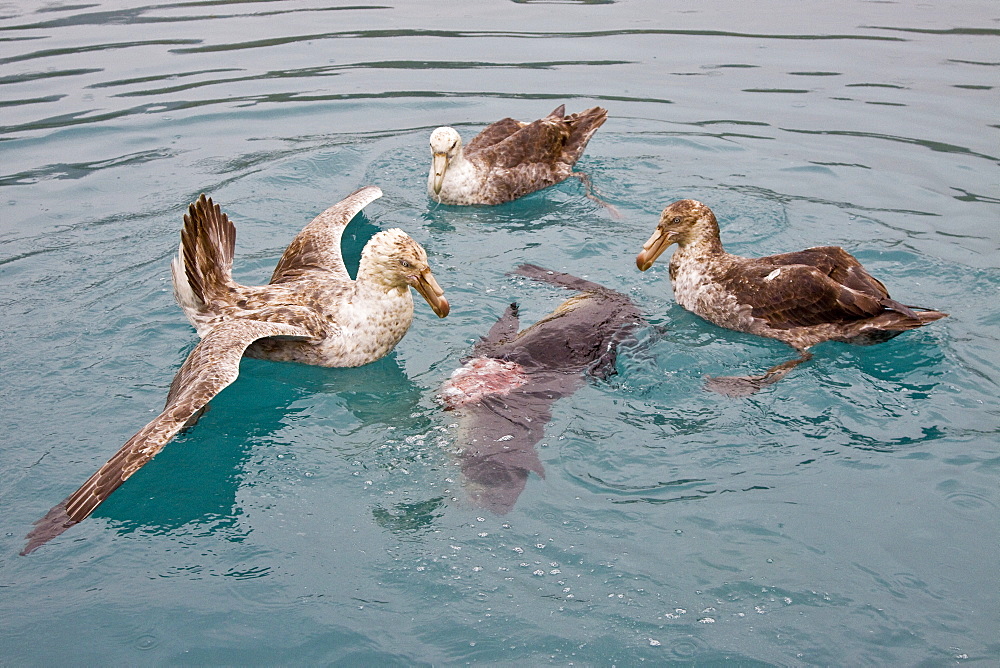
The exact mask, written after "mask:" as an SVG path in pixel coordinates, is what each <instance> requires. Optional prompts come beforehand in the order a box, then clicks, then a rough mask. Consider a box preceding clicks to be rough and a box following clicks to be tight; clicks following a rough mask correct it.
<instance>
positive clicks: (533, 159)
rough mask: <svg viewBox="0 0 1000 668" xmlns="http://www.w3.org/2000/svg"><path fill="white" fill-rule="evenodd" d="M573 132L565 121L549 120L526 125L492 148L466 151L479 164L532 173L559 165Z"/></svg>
mask: <svg viewBox="0 0 1000 668" xmlns="http://www.w3.org/2000/svg"><path fill="white" fill-rule="evenodd" d="M570 133H571V130H570V127H569V126H568V125H566V123H565V122H563V121H562V119H554V118H550V117H546V118H541V119H539V120H537V121H532V122H531V123H526V124H524V125H523V126H522V127H521V128H519V129H518V130H517V131H516V132H514V133H512V134H511V135H509V136H508V137H506V138H505V139H503V140H501V141H498V142H496V143H494V144H491V145H490V146H484V147H482V148H481V149H479V150H477V151H475V152H474V154H473V152H471V151H469V150H467V151H466V156H468V157H469V159H470V160H472V159H475V160H479V161H480V162H482V163H483V164H486V165H489V166H491V167H493V168H494V169H508V170H516V169H531V168H532V166H534V165H539V164H541V165H554V164H556V163H558V162H560V157H561V156H562V151H563V147H564V146H565V145H566V140H567V139H569V136H570Z"/></svg>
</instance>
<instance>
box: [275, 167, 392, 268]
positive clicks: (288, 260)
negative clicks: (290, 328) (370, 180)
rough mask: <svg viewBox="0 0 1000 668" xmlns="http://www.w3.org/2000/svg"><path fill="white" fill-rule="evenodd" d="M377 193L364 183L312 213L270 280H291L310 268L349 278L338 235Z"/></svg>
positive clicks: (377, 189) (372, 187)
mask: <svg viewBox="0 0 1000 668" xmlns="http://www.w3.org/2000/svg"><path fill="white" fill-rule="evenodd" d="M381 196H382V190H381V189H379V188H378V187H377V186H365V187H364V188H361V189H359V190H355V191H354V192H353V193H351V194H350V195H348V196H347V197H345V198H344V199H343V200H341V201H340V202H337V203H336V204H334V205H333V206H331V207H330V208H329V209H327V210H326V211H324V212H323V213H321V214H319V215H318V216H316V218H314V219H313V221H312V222H311V223H309V224H308V225H306V226H305V228H304V229H303V230H302V231H301V232H299V233H298V235H297V236H296V237H295V238H294V239H293V240H292V243H290V244H289V245H288V248H286V249H285V252H284V254H282V256H281V259H280V260H278V266H277V267H275V268H274V273H273V274H272V275H271V283H284V282H287V281H291V280H295V279H296V278H299V277H300V276H302V275H303V274H306V273H309V272H312V271H322V272H332V273H333V274H334V275H335V276H336V277H337V278H341V279H344V280H350V278H351V277H350V275H349V274H348V273H347V268H346V267H345V266H344V259H343V256H342V254H341V249H340V238H341V236H342V235H343V233H344V228H345V227H347V224H348V223H349V222H351V219H352V218H354V216H356V215H357V214H358V212H359V211H361V210H362V209H363V208H365V207H366V206H368V205H369V204H371V203H372V202H374V201H375V200H377V199H378V198H379V197H381Z"/></svg>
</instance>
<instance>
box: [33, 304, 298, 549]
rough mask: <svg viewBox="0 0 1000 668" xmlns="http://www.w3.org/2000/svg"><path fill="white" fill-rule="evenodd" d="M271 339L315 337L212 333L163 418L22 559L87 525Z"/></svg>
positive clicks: (255, 326)
mask: <svg viewBox="0 0 1000 668" xmlns="http://www.w3.org/2000/svg"><path fill="white" fill-rule="evenodd" d="M271 336H287V337H296V338H311V337H312V333H311V332H310V331H309V330H308V329H306V328H305V327H297V326H293V325H287V324H283V323H273V322H262V321H258V320H232V321H229V322H226V323H222V324H220V325H218V326H217V327H215V328H214V329H213V330H212V331H211V332H209V333H208V334H207V335H206V336H205V338H204V339H202V340H201V342H200V343H199V344H198V345H197V346H196V347H195V349H194V350H192V351H191V354H190V355H188V358H187V360H185V361H184V364H183V365H182V366H181V368H180V370H179V371H178V372H177V375H176V376H175V377H174V381H173V383H172V384H171V387H170V393H169V394H168V396H167V404H166V406H165V407H164V408H163V412H162V413H160V414H159V415H158V416H156V418H154V419H153V421H152V422H150V423H149V424H147V425H146V426H145V427H143V428H142V429H141V430H139V433H137V434H136V435H135V436H133V437H132V438H130V439H129V440H128V442H126V443H125V445H123V446H122V448H121V449H120V450H119V451H118V452H116V453H115V454H114V456H112V457H111V459H109V460H108V461H107V463H106V464H105V465H104V466H102V467H101V468H100V470H98V471H97V473H95V474H94V475H92V476H90V478H89V479H87V482H85V483H83V485H82V486H81V487H80V489H78V490H76V491H75V492H73V493H72V494H70V495H69V496H68V497H66V499H65V500H63V501H62V503H60V504H58V505H57V506H55V507H54V508H52V510H50V511H49V512H48V514H47V515H45V517H43V518H42V519H40V520H38V521H37V522H35V528H34V529H32V530H31V532H30V533H29V534H28V535H27V541H28V542H27V544H26V545H25V547H24V550H23V551H22V552H21V554H27V553H29V552H31V551H32V550H34V549H35V548H37V547H39V546H41V545H43V544H45V543H46V542H48V541H50V540H52V539H53V538H55V537H56V536H58V535H59V534H61V533H62V532H63V531H65V530H66V529H68V528H70V527H71V526H73V525H74V524H77V523H79V522H82V521H83V520H84V519H86V517H87V516H88V515H90V513H92V512H93V511H94V509H95V508H97V506H99V505H100V504H101V503H102V502H103V501H104V500H105V499H106V498H108V496H109V495H110V494H111V493H112V492H113V491H115V490H116V489H118V487H119V486H120V485H121V484H122V483H123V482H125V481H126V480H127V479H128V478H129V476H131V475H132V474H133V473H135V472H136V471H137V470H139V468H141V467H142V466H143V465H144V464H145V463H146V462H148V461H149V460H150V459H152V458H153V456H154V455H156V453H158V452H159V451H160V450H162V449H163V446H165V445H166V444H167V442H168V441H170V439H172V438H173V437H174V436H175V435H177V432H179V431H180V430H181V429H182V428H183V427H184V425H185V424H186V423H187V422H188V420H190V419H191V418H192V417H194V416H195V415H196V414H197V413H198V412H199V411H200V410H201V409H202V408H204V406H205V405H206V404H207V403H208V402H209V400H210V399H212V397H214V396H215V395H217V394H218V393H219V392H221V391H222V390H223V389H224V388H225V387H227V386H228V385H229V384H231V383H232V382H233V381H234V380H236V377H237V376H238V375H239V372H240V358H241V357H243V353H244V352H245V351H246V349H247V346H249V345H250V344H251V343H253V342H254V341H256V340H257V339H261V338H265V337H271Z"/></svg>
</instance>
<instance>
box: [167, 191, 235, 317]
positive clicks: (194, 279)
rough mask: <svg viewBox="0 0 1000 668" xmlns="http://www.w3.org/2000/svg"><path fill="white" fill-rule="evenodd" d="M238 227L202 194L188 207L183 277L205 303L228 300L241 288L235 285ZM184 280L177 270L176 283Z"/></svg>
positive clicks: (182, 245) (182, 232)
mask: <svg viewBox="0 0 1000 668" xmlns="http://www.w3.org/2000/svg"><path fill="white" fill-rule="evenodd" d="M235 245H236V227H235V226H234V225H233V223H232V222H231V221H230V220H229V216H227V215H226V214H224V213H222V210H221V208H220V207H219V205H218V204H216V203H214V202H213V201H212V199H211V198H209V197H205V195H204V194H202V196H201V197H199V198H198V200H197V201H196V202H193V203H192V204H191V205H190V206H189V207H188V212H187V213H186V214H185V215H184V227H183V228H181V257H182V258H183V262H184V276H185V278H186V279H187V283H188V285H190V286H191V291H192V292H194V295H195V296H196V297H197V298H198V299H200V300H201V301H202V302H203V303H206V304H207V303H209V302H210V301H213V300H219V299H221V300H224V301H225V300H226V297H227V295H228V294H229V293H231V291H232V290H234V289H236V288H237V287H238V286H237V284H236V283H234V282H233V277H232V270H233V250H234V248H235ZM180 279H181V277H180V276H178V275H177V273H176V271H175V275H174V280H175V282H176V281H177V280H180Z"/></svg>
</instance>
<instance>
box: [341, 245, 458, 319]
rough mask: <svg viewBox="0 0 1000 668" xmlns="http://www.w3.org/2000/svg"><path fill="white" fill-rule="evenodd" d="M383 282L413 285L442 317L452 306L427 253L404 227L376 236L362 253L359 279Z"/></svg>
mask: <svg viewBox="0 0 1000 668" xmlns="http://www.w3.org/2000/svg"><path fill="white" fill-rule="evenodd" d="M362 274H364V277H365V279H366V280H371V281H373V282H378V283H381V284H382V285H385V286H386V287H387V288H389V289H392V288H403V289H405V288H406V286H410V287H412V288H414V289H415V290H416V291H417V292H419V293H420V295H421V296H422V297H423V298H424V299H425V300H427V303H428V304H430V307H431V308H432V309H434V312H435V313H436V314H437V315H438V316H439V317H441V318H443V317H445V316H446V315H448V311H449V310H450V307H449V305H448V300H447V299H445V297H444V290H442V289H441V286H440V285H438V283H437V281H436V280H435V279H434V274H432V273H431V268H430V264H429V263H428V261H427V252H426V251H425V250H424V248H423V246H421V245H420V244H418V243H417V242H416V241H414V240H413V239H412V238H411V237H410V235H408V234H407V233H406V232H404V231H403V230H400V229H398V228H393V229H390V230H384V231H382V232H379V233H377V234H376V235H375V236H373V237H372V238H371V239H370V240H369V241H368V243H367V244H365V248H364V250H363V251H362V252H361V264H360V266H359V267H358V278H359V279H360V278H361V277H362Z"/></svg>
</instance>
